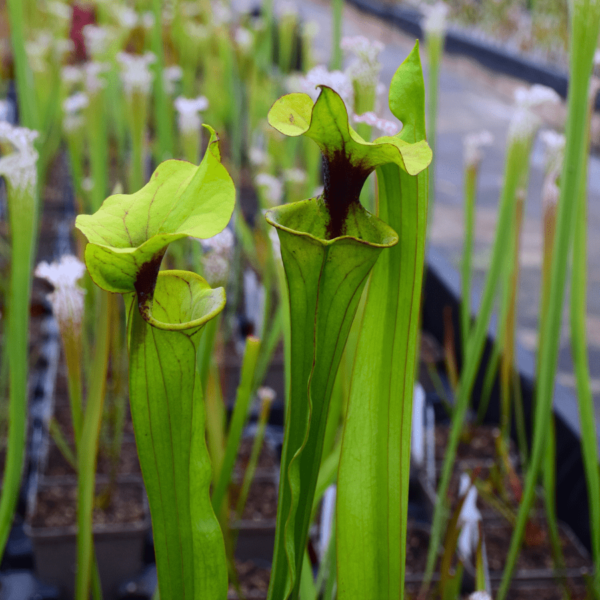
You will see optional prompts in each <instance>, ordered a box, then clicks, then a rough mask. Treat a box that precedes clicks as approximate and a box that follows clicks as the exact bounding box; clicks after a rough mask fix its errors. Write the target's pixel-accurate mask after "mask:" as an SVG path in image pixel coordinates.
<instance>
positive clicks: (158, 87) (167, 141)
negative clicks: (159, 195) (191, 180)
mask: <svg viewBox="0 0 600 600" xmlns="http://www.w3.org/2000/svg"><path fill="white" fill-rule="evenodd" d="M162 9H163V2H161V0H152V10H153V13H154V27H153V29H152V52H153V53H154V56H155V57H156V60H155V61H154V64H153V66H152V68H153V70H154V126H155V127H156V133H157V137H158V162H160V161H163V160H166V159H167V158H171V157H172V156H173V149H174V140H173V125H172V123H170V122H169V118H168V115H169V114H170V113H169V111H168V110H167V103H168V102H169V97H168V95H167V93H166V91H165V84H164V79H163V71H164V66H165V57H164V50H163V39H162V28H163V16H162ZM191 162H192V161H191ZM193 162H194V164H196V163H195V161H193ZM132 189H133V190H137V189H139V188H137V187H134V188H132Z"/></svg>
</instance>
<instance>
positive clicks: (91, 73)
mask: <svg viewBox="0 0 600 600" xmlns="http://www.w3.org/2000/svg"><path fill="white" fill-rule="evenodd" d="M108 70H110V65H109V64H108V63H101V62H97V61H95V60H92V61H88V62H86V63H85V64H84V65H83V72H84V87H85V90H86V92H87V93H88V94H89V95H90V96H93V95H95V94H97V93H98V92H99V91H100V90H102V89H103V88H105V87H106V80H105V79H104V78H103V77H101V75H102V74H103V73H106V72H107V71H108Z"/></svg>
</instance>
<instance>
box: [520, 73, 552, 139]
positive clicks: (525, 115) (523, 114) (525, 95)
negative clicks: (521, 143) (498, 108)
mask: <svg viewBox="0 0 600 600" xmlns="http://www.w3.org/2000/svg"><path fill="white" fill-rule="evenodd" d="M559 102H560V96H559V95H558V94H557V93H556V92H555V91H554V90H553V89H551V88H549V87H546V86H545V85H539V84H535V85H532V86H531V87H530V88H525V87H519V88H517V89H516V90H515V104H516V107H517V110H516V111H515V114H514V115H513V118H512V120H511V122H510V125H509V128H508V139H509V142H511V141H517V140H526V139H528V138H530V137H531V136H532V135H533V134H534V133H535V132H536V131H537V128H538V127H539V126H540V122H541V121H540V119H539V117H538V116H537V115H535V114H534V113H533V112H532V109H533V108H535V107H537V106H540V105H542V104H546V103H552V104H558V103H559Z"/></svg>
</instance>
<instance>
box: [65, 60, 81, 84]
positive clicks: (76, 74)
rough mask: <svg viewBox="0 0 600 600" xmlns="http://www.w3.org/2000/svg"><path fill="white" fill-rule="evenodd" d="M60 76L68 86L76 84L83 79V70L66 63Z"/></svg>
mask: <svg viewBox="0 0 600 600" xmlns="http://www.w3.org/2000/svg"><path fill="white" fill-rule="evenodd" d="M60 78H61V81H62V82H63V83H64V84H65V85H67V86H72V85H75V84H76V83H79V82H80V81H83V70H82V69H81V67H77V66H75V65H66V66H64V67H63V68H62V69H61V70H60Z"/></svg>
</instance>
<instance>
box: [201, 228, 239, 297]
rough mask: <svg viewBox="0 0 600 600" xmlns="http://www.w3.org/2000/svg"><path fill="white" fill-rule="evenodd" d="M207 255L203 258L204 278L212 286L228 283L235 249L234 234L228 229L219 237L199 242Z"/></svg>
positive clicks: (219, 234)
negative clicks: (230, 264)
mask: <svg viewBox="0 0 600 600" xmlns="http://www.w3.org/2000/svg"><path fill="white" fill-rule="evenodd" d="M199 241H200V243H201V244H202V248H203V250H204V252H205V253H206V254H205V255H204V256H203V257H202V265H203V266H204V277H205V278H206V281H208V283H210V285H211V286H213V287H215V286H218V285H224V284H225V283H226V282H227V275H228V273H229V263H230V261H231V251H232V249H233V243H234V239H233V233H232V232H231V230H230V229H229V228H228V227H226V228H225V229H223V231H221V232H220V233H217V235H215V236H213V237H211V238H208V239H206V240H199Z"/></svg>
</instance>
